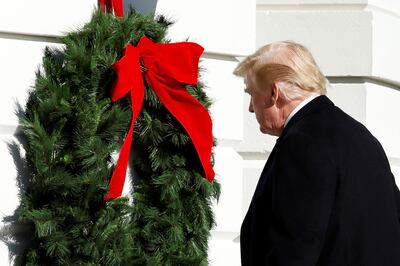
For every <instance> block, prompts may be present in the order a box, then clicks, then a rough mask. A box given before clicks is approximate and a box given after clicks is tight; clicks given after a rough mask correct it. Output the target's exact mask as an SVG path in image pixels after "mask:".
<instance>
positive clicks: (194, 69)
mask: <svg viewBox="0 0 400 266" xmlns="http://www.w3.org/2000/svg"><path fill="white" fill-rule="evenodd" d="M202 52H203V48H202V47H201V46H200V45H198V44H196V43H189V42H181V43H167V44H161V43H153V42H152V41H151V40H150V39H148V38H147V37H145V36H143V37H142V38H141V39H140V41H139V43H138V45H137V46H136V47H135V46H133V45H131V44H128V45H127V46H126V47H125V48H124V50H123V54H124V55H123V57H122V58H121V59H120V60H119V61H118V62H116V63H115V64H114V65H113V68H114V70H115V71H116V73H117V76H118V78H117V81H116V83H115V86H114V88H113V91H112V94H111V99H112V101H117V100H119V99H120V98H122V97H124V96H125V95H126V94H128V93H130V97H131V105H132V106H131V107H132V121H131V124H130V127H129V130H128V133H127V135H126V138H125V141H124V143H123V145H122V148H121V151H120V155H119V158H118V162H117V165H116V166H115V169H114V173H113V175H112V177H111V181H110V185H109V190H108V193H107V195H106V197H105V200H106V201H107V200H111V199H114V198H116V197H119V196H120V195H121V193H122V189H123V185H124V182H125V176H126V169H127V166H128V160H129V153H130V148H131V144H132V137H133V127H134V124H135V121H136V119H137V117H138V116H139V113H140V110H141V108H142V104H143V99H144V81H143V78H145V79H146V81H147V83H148V85H149V86H150V88H151V89H152V90H153V91H154V92H155V94H156V95H157V96H158V98H159V100H160V102H162V103H163V104H164V106H165V107H166V108H167V109H168V111H169V112H170V113H171V114H172V115H173V116H174V117H175V118H176V119H177V120H178V121H179V122H180V124H181V125H182V126H183V128H184V129H185V130H186V132H187V134H188V135H189V137H190V139H191V140H192V143H193V145H194V147H195V149H196V152H197V155H198V157H199V160H200V163H201V165H202V168H203V170H204V177H206V178H207V179H208V180H209V181H212V180H213V179H214V175H215V174H214V170H213V169H212V166H211V163H210V161H211V149H212V122H211V118H210V116H209V114H208V111H207V110H206V109H205V108H204V107H203V105H202V104H201V103H200V102H199V101H198V100H197V99H196V98H194V97H193V96H191V95H190V94H189V93H188V92H187V91H186V90H185V89H184V88H183V87H182V85H181V84H192V85H195V84H197V77H198V62H199V58H200V55H201V54H202Z"/></svg>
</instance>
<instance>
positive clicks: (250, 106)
mask: <svg viewBox="0 0 400 266" xmlns="http://www.w3.org/2000/svg"><path fill="white" fill-rule="evenodd" d="M249 112H250V113H254V109H253V104H252V102H251V99H250V104H249Z"/></svg>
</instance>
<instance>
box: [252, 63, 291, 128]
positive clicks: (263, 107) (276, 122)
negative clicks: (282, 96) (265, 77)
mask: <svg viewBox="0 0 400 266" xmlns="http://www.w3.org/2000/svg"><path fill="white" fill-rule="evenodd" d="M245 86H246V87H245V92H246V93H248V94H249V95H250V104H249V112H250V113H254V114H255V116H256V120H257V122H258V124H259V125H260V131H261V132H262V133H264V134H269V135H274V136H279V135H280V132H281V131H282V128H283V125H284V122H285V120H284V118H283V117H281V116H280V112H279V109H278V107H277V105H276V101H274V99H273V96H274V93H273V89H272V88H267V87H265V86H264V87H263V85H262V84H257V82H256V81H255V77H254V74H253V73H252V72H251V71H249V73H247V75H246V78H245Z"/></svg>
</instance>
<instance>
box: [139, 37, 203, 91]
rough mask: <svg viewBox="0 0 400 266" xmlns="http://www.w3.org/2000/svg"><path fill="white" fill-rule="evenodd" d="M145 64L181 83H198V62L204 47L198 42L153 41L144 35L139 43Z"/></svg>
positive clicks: (161, 74)
mask: <svg viewBox="0 0 400 266" xmlns="http://www.w3.org/2000/svg"><path fill="white" fill-rule="evenodd" d="M138 47H140V49H141V55H142V58H143V62H144V64H145V66H149V67H151V68H152V70H153V71H154V72H156V73H157V74H158V75H160V76H167V77H168V78H171V79H173V80H176V81H178V82H179V83H184V84H191V85H195V84H197V79H198V72H199V68H198V62H199V59H200V56H201V54H202V53H203V50H204V48H203V47H201V46H200V45H198V44H197V43H192V42H177V43H153V42H152V41H151V40H150V39H149V38H147V37H145V36H144V37H142V38H141V39H140V41H139V43H138Z"/></svg>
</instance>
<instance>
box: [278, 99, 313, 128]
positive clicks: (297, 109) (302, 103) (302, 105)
mask: <svg viewBox="0 0 400 266" xmlns="http://www.w3.org/2000/svg"><path fill="white" fill-rule="evenodd" d="M318 96H320V95H318V94H314V95H311V96H309V97H308V98H306V99H304V100H303V101H302V102H301V103H300V104H299V105H297V106H296V108H294V109H293V111H292V112H290V114H289V116H288V117H287V118H286V121H285V124H284V125H283V127H286V125H287V124H288V123H289V120H290V119H291V118H292V117H293V116H294V115H295V114H296V113H297V112H298V111H300V109H301V108H303V107H304V106H305V105H306V104H307V103H309V102H311V101H312V100H314V99H315V98H317V97H318Z"/></svg>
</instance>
